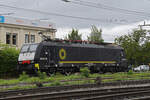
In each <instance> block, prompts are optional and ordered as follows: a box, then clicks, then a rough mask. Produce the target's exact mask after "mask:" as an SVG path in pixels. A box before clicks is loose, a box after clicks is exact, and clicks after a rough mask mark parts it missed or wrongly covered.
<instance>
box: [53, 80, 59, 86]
mask: <svg viewBox="0 0 150 100" xmlns="http://www.w3.org/2000/svg"><path fill="white" fill-rule="evenodd" d="M60 85H61V83H60V82H59V81H55V82H53V83H52V84H51V86H60Z"/></svg>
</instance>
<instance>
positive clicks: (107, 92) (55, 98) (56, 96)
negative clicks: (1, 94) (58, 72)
mask: <svg viewBox="0 0 150 100" xmlns="http://www.w3.org/2000/svg"><path fill="white" fill-rule="evenodd" d="M147 89H148V90H150V86H144V87H143V86H142V87H124V88H123V87H122V88H112V89H93V90H92V89H89V90H76V91H64V92H55V93H39V94H34V95H21V96H13V97H6V98H0V100H28V99H31V98H32V99H35V100H47V99H50V100H51V99H52V100H66V99H80V98H85V97H88V99H89V100H92V99H93V96H94V97H97V98H98V99H99V98H102V97H103V98H107V97H109V96H113V95H116V94H121V93H122V94H125V93H132V92H135V91H145V90H147ZM100 95H101V96H100ZM99 96H100V97H99ZM89 97H91V99H90V98H89ZM86 99H87V98H85V100H86ZM88 99H87V100H88ZM95 99H96V98H95ZM98 99H97V100H98ZM102 100H103V99H102Z"/></svg>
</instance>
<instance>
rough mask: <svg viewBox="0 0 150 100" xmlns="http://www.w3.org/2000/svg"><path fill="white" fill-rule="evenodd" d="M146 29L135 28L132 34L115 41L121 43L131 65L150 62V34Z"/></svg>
mask: <svg viewBox="0 0 150 100" xmlns="http://www.w3.org/2000/svg"><path fill="white" fill-rule="evenodd" d="M149 34H150V33H149V31H146V30H133V32H131V33H130V34H127V35H123V36H120V37H118V38H116V39H115V43H116V44H118V45H121V46H122V47H123V48H124V50H125V52H126V58H127V59H128V62H129V64H131V65H140V64H148V63H150V35H149Z"/></svg>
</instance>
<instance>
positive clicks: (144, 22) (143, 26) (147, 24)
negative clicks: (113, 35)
mask: <svg viewBox="0 0 150 100" xmlns="http://www.w3.org/2000/svg"><path fill="white" fill-rule="evenodd" d="M144 26H150V24H146V23H145V21H144V24H143V25H139V27H140V30H142V27H144Z"/></svg>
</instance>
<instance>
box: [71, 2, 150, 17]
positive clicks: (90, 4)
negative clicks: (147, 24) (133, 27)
mask: <svg viewBox="0 0 150 100" xmlns="http://www.w3.org/2000/svg"><path fill="white" fill-rule="evenodd" d="M70 2H71V3H73V4H78V5H82V6H87V7H94V8H99V9H104V10H109V11H114V12H119V13H126V14H131V15H133V14H136V15H139V16H150V13H147V12H143V11H135V10H128V9H122V8H118V7H112V6H107V5H104V4H101V3H94V2H89V1H82V0H75V1H70Z"/></svg>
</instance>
